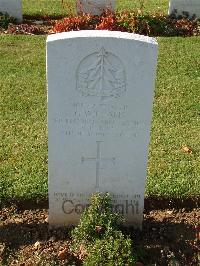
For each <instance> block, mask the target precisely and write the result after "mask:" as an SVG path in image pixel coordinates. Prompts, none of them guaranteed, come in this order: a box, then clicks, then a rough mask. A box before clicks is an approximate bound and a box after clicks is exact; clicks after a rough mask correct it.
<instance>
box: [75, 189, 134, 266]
mask: <svg viewBox="0 0 200 266" xmlns="http://www.w3.org/2000/svg"><path fill="white" fill-rule="evenodd" d="M122 221H123V218H122V216H121V215H120V214H117V213H113V211H112V204H111V199H110V196H109V194H108V193H106V194H101V193H98V194H94V195H93V196H92V198H91V205H90V206H89V207H88V208H87V209H86V210H85V211H84V213H83V215H82V217H81V219H80V223H79V225H78V226H77V227H76V228H75V229H74V230H73V231H72V243H71V248H70V249H71V252H72V253H73V254H75V256H77V257H78V258H79V259H81V260H83V265H134V263H135V261H136V259H135V256H134V255H133V254H132V248H131V246H132V244H131V239H130V238H129V237H125V236H124V235H123V234H122V232H121V231H120V230H119V226H120V224H121V223H122Z"/></svg>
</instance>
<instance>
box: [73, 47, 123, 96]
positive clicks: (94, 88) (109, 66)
mask: <svg viewBox="0 0 200 266" xmlns="http://www.w3.org/2000/svg"><path fill="white" fill-rule="evenodd" d="M76 89H77V91H79V92H80V93H81V94H82V95H83V96H94V97H100V98H101V99H104V98H107V97H120V96H121V95H122V94H123V93H124V92H125V91H126V74H125V68H124V65H123V63H122V61H121V59H120V58H119V57H118V56H116V55H114V54H113V53H110V52H107V51H106V50H105V49H104V48H103V47H102V48H101V49H100V51H98V52H96V53H93V54H90V55H88V56H86V57H85V58H84V59H83V60H82V61H81V62H80V64H79V66H78V69H77V72H76Z"/></svg>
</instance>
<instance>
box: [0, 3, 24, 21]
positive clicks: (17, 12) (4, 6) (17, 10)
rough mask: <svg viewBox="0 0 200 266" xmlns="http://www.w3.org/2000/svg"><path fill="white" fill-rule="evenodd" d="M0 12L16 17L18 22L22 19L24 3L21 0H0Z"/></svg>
mask: <svg viewBox="0 0 200 266" xmlns="http://www.w3.org/2000/svg"><path fill="white" fill-rule="evenodd" d="M0 12H2V13H8V14H9V15H10V16H12V17H14V18H16V19H17V20H18V22H21V21H22V3H21V0H0Z"/></svg>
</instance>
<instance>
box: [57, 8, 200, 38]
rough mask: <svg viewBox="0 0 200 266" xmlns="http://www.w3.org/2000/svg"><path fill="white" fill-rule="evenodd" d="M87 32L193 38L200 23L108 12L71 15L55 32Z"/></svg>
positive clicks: (157, 16)
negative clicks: (98, 14)
mask: <svg viewBox="0 0 200 266" xmlns="http://www.w3.org/2000/svg"><path fill="white" fill-rule="evenodd" d="M86 29H87V30H111V31H126V32H130V33H138V34H143V35H148V36H192V35H199V34H200V29H199V21H198V20H190V19H188V18H178V19H177V18H173V17H168V16H166V15H163V14H157V13H156V14H145V13H142V12H141V11H130V10H127V11H126V10H125V11H121V12H109V11H107V12H104V13H103V14H102V15H101V16H93V15H91V14H81V15H78V16H74V15H69V16H68V17H66V18H64V19H62V20H59V21H57V22H56V23H55V26H54V27H53V32H54V33H58V32H63V31H71V30H86Z"/></svg>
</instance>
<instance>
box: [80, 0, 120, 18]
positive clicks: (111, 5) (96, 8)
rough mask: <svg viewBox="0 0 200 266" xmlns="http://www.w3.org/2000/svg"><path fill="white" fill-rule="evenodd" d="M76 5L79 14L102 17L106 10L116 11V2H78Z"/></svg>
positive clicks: (101, 0) (85, 0) (83, 0)
mask: <svg viewBox="0 0 200 266" xmlns="http://www.w3.org/2000/svg"><path fill="white" fill-rule="evenodd" d="M76 5H77V13H80V12H84V13H90V14H92V15H101V14H102V13H103V12H104V11H105V10H110V11H114V9H115V0H78V1H77V4H76Z"/></svg>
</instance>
